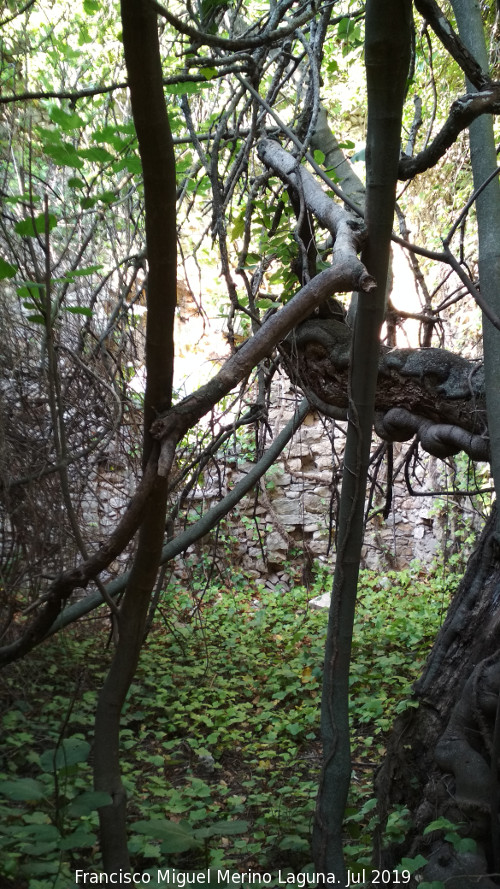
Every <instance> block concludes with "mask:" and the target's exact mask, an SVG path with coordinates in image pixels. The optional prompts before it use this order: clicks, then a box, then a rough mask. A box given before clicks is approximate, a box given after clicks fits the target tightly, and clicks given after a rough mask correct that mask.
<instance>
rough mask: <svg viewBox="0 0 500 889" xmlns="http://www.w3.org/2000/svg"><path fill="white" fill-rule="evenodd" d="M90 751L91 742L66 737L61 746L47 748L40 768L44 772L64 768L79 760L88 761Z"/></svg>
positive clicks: (42, 756)
mask: <svg viewBox="0 0 500 889" xmlns="http://www.w3.org/2000/svg"><path fill="white" fill-rule="evenodd" d="M89 753H90V744H89V743H88V741H84V740H83V738H64V739H63V741H62V742H61V744H60V745H59V747H56V748H55V749H54V750H45V752H44V753H42V755H41V757H40V768H41V769H43V771H44V772H53V771H54V769H56V770H58V769H64V768H67V766H73V765H75V764H76V763H78V762H86V761H87V758H88V755H89Z"/></svg>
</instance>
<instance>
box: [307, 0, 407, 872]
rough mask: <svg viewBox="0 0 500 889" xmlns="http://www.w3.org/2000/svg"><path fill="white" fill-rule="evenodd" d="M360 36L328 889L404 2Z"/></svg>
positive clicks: (346, 760) (328, 669) (340, 863)
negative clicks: (359, 147) (362, 205)
mask: <svg viewBox="0 0 500 889" xmlns="http://www.w3.org/2000/svg"><path fill="white" fill-rule="evenodd" d="M365 27H366V32H365V33H366V36H365V62H366V72H367V88H368V132H367V148H366V169H367V187H366V215H365V221H366V225H367V244H366V247H365V249H364V250H363V252H362V261H363V262H364V263H365V265H366V268H367V271H368V272H369V274H371V275H373V277H374V278H375V281H376V284H377V289H376V292H375V293H373V294H369V295H368V294H366V293H359V294H358V300H357V310H356V316H355V325H354V331H353V341H352V344H351V360H350V379H349V392H348V417H349V424H348V430H347V439H346V450H345V455H344V472H343V478H342V492H341V499H340V514H339V527H338V538H337V558H336V563H335V574H334V581H333V590H332V604H331V607H330V614H329V625H328V633H327V642H326V650H325V667H324V676H323V695H322V705H321V732H322V739H323V767H322V771H321V776H320V786H319V792H318V800H317V805H316V814H315V822H314V828H313V855H314V860H315V866H316V871H317V872H318V873H322V874H331V873H333V874H335V879H336V881H337V884H338V885H341V886H346V885H348V875H347V871H346V868H345V862H344V857H343V848H342V823H343V817H344V810H345V805H346V801H347V794H348V790H349V784H350V777H351V755H350V738H349V715H348V700H349V669H350V654H351V641H352V631H353V623H354V611H355V604H356V592H357V581H358V573H359V564H360V557H361V546H362V541H363V519H364V504H365V494H366V481H367V472H368V460H369V455H370V445H371V433H372V425H373V417H374V407H375V390H376V382H377V373H378V360H379V349H380V329H381V325H382V321H383V318H384V310H385V294H386V281H387V272H388V268H389V256H390V246H391V232H392V226H393V221H394V207H395V200H396V182H397V169H398V162H399V153H400V139H401V119H402V109H403V102H404V96H405V90H406V78H407V75H408V70H409V63H410V42H411V40H410V39H411V3H410V2H409V0H378V2H375V0H369V2H368V3H367V5H366V26H365Z"/></svg>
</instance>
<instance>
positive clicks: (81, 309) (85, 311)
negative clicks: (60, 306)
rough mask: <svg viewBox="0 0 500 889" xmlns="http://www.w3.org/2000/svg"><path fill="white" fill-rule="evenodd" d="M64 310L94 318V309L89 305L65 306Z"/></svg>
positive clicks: (71, 313)
mask: <svg viewBox="0 0 500 889" xmlns="http://www.w3.org/2000/svg"><path fill="white" fill-rule="evenodd" d="M64 311H65V312H69V313H70V315H85V316H86V317H87V318H92V315H93V312H92V309H89V307H88V306H64Z"/></svg>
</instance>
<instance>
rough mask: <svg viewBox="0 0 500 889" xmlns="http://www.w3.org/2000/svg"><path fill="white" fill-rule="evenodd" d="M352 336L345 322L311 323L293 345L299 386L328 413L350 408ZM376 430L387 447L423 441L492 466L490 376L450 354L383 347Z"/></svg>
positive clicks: (440, 453)
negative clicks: (393, 443)
mask: <svg viewBox="0 0 500 889" xmlns="http://www.w3.org/2000/svg"><path fill="white" fill-rule="evenodd" d="M351 340H352V332H351V330H350V328H349V326H348V325H347V324H345V323H342V322H341V321H338V320H323V319H318V318H311V319H309V320H307V321H305V322H304V323H303V324H301V325H299V327H298V328H297V329H296V330H295V331H293V333H292V334H291V335H290V336H289V337H288V339H287V341H286V346H287V348H288V350H289V351H290V354H291V355H293V356H294V365H293V366H294V368H295V376H296V380H297V382H299V383H300V384H302V385H303V386H305V389H306V391H307V392H312V393H314V395H315V398H316V400H315V404H316V406H318V407H319V408H321V406H323V408H324V410H325V413H327V412H328V409H329V408H331V407H336V408H344V409H346V408H347V406H348V375H349V356H350V350H351ZM375 410H376V413H377V416H376V422H375V429H376V432H377V433H378V435H380V437H381V438H384V439H386V440H387V441H407V440H408V439H410V438H413V436H414V435H418V436H419V438H420V441H421V444H422V447H423V449H424V450H426V451H427V452H428V453H430V454H433V455H434V456H437V457H446V456H450V455H451V454H456V453H458V451H461V450H463V451H465V452H466V453H467V454H469V456H470V457H472V458H473V459H474V460H488V459H489V441H488V430H487V418H486V403H485V385H484V369H483V366H482V363H481V362H477V361H476V362H474V361H468V360H467V359H465V358H463V357H462V356H460V355H455V354H454V353H452V352H448V351H446V350H445V349H435V348H428V349H389V348H387V347H382V349H381V353H380V357H379V362H378V380H377V389H376V394H375Z"/></svg>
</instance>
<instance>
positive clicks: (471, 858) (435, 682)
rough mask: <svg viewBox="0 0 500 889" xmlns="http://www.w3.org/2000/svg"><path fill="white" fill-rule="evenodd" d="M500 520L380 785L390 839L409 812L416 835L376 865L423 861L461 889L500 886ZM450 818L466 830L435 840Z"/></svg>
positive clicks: (471, 570)
mask: <svg viewBox="0 0 500 889" xmlns="http://www.w3.org/2000/svg"><path fill="white" fill-rule="evenodd" d="M495 521H496V516H495V514H493V515H492V516H491V518H490V519H489V521H488V523H487V525H486V527H485V529H484V531H483V533H482V536H481V538H480V540H479V542H478V545H477V547H476V549H475V551H474V553H473V555H472V556H471V558H470V560H469V564H468V566H467V570H466V572H465V575H464V578H463V580H462V582H461V584H460V587H459V589H458V591H457V593H456V594H455V596H454V599H453V601H452V604H451V606H450V609H449V612H448V615H447V617H446V620H445V622H444V624H443V627H442V629H441V631H440V633H439V635H438V638H437V639H436V642H435V644H434V646H433V649H432V651H431V654H430V656H429V659H428V661H427V664H426V667H425V670H424V673H423V675H422V677H421V679H420V680H419V681H418V682H417V683H416V685H415V688H414V694H413V700H414V701H415V702H416V703H418V708H417V709H414V708H410V709H408V710H407V711H406V712H405V713H404V714H402V715H401V716H400V717H399V718H398V719H397V720H396V723H395V726H394V729H393V732H392V735H391V738H390V742H389V745H388V748H387V755H386V758H385V761H384V763H383V765H382V767H381V769H380V771H379V773H378V776H377V779H376V791H377V796H378V800H379V811H380V815H381V827H380V834H382V833H383V828H384V825H385V822H386V819H387V815H388V814H389V812H390V811H391V810H394V808H395V807H397V806H401V805H404V806H406V807H407V808H408V809H409V812H410V820H409V824H410V829H409V831H408V833H407V835H406V836H405V838H404V840H403V841H402V842H400V843H393V844H392V845H388V846H386V847H384V844H383V840H382V839H381V836H380V835H379V837H378V852H377V860H376V866H377V867H381V868H389V869H391V868H393V867H395V866H396V865H397V864H398V863H399V862H400V861H401V858H402V857H410V858H413V857H414V856H416V855H422V856H423V858H425V859H426V861H427V864H426V866H425V867H424V868H423V871H422V873H423V879H424V880H428V881H438V882H439V881H442V882H444V883H445V884H446V885H450V886H453V889H472V887H476V889H477V887H480V889H489V887H493V886H497V885H498V883H497V882H493V880H492V878H491V876H488V874H490V875H491V874H493V873H497V874H498V872H499V871H500V861H499V853H500V840H499V822H498V803H499V793H498V759H499V740H500V739H499V719H498V712H497V711H498V700H499V687H500V655H499V648H500V608H499V605H500V600H499V590H500V558H499V556H500V554H499V551H498V545H497V543H496V541H495V533H494V530H495ZM492 816H493V817H492ZM441 817H442V818H446V819H448V821H450V822H452V823H453V824H455V825H457V827H456V829H455V830H452V829H450V828H447V829H446V828H442V829H437V830H433V831H430V832H427V833H425V830H426V828H427V827H428V825H429V824H431V823H432V822H434V821H436V820H437V819H438V818H441ZM453 834H455V836H453ZM447 837H448V838H447ZM471 840H473V841H474V842H471ZM409 885H410V886H417V885H418V884H417V883H416V882H412V883H411V884H409Z"/></svg>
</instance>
